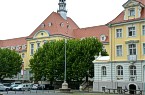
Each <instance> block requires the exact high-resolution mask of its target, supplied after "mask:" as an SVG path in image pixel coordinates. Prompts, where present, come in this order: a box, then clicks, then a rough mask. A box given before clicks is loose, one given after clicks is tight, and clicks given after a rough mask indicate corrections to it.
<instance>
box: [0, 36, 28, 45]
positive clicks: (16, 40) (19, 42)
mask: <svg viewBox="0 0 145 95" xmlns="http://www.w3.org/2000/svg"><path fill="white" fill-rule="evenodd" d="M24 44H27V42H26V37H21V38H14V39H7V40H1V41H0V47H9V46H17V45H24Z"/></svg>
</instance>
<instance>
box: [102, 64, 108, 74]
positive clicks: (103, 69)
mask: <svg viewBox="0 0 145 95" xmlns="http://www.w3.org/2000/svg"><path fill="white" fill-rule="evenodd" d="M101 71H102V76H106V75H107V70H106V66H102V67H101Z"/></svg>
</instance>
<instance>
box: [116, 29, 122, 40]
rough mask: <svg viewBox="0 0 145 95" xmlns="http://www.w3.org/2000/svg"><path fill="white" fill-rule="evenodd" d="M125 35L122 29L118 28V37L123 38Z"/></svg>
mask: <svg viewBox="0 0 145 95" xmlns="http://www.w3.org/2000/svg"><path fill="white" fill-rule="evenodd" d="M122 37H123V33H122V29H121V28H119V29H116V38H122Z"/></svg>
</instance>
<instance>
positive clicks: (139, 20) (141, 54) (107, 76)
mask: <svg viewBox="0 0 145 95" xmlns="http://www.w3.org/2000/svg"><path fill="white" fill-rule="evenodd" d="M123 7H124V11H122V12H121V13H120V14H119V15H118V16H117V17H116V18H115V19H113V20H112V21H111V22H109V23H108V24H107V25H108V27H109V39H110V40H109V46H110V51H109V54H110V55H109V59H107V60H106V59H104V60H105V61H104V60H99V59H98V58H96V59H95V60H94V61H93V62H94V66H95V77H94V85H93V86H94V87H93V90H94V91H100V92H103V91H104V89H105V88H108V89H128V90H145V1H144V0H128V1H127V2H126V3H125V4H124V5H123ZM102 58H103V57H102ZM129 93H132V94H133V93H135V92H131V91H130V92H129ZM136 93H139V92H136Z"/></svg>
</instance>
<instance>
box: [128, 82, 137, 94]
mask: <svg viewBox="0 0 145 95" xmlns="http://www.w3.org/2000/svg"><path fill="white" fill-rule="evenodd" d="M135 90H136V86H135V85H134V84H130V85H129V93H130V94H136V91H135Z"/></svg>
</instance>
